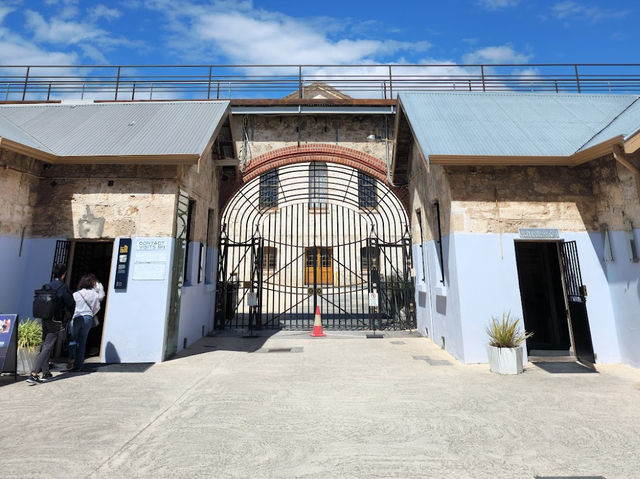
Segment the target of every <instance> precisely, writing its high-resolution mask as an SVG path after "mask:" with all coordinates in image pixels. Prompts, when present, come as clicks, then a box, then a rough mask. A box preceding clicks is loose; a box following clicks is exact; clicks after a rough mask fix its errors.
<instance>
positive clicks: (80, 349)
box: [69, 315, 93, 369]
mask: <svg viewBox="0 0 640 479" xmlns="http://www.w3.org/2000/svg"><path fill="white" fill-rule="evenodd" d="M92 322H93V316H91V315H87V316H76V317H75V318H73V324H72V326H71V340H70V341H69V357H71V358H74V359H75V362H74V365H73V367H74V369H78V368H81V367H82V365H83V364H84V353H85V349H86V347H87V336H89V331H90V330H91V324H92Z"/></svg>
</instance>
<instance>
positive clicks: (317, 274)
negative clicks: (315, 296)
mask: <svg viewBox="0 0 640 479" xmlns="http://www.w3.org/2000/svg"><path fill="white" fill-rule="evenodd" d="M304 255H305V262H304V264H305V267H304V282H305V284H333V252H332V251H331V248H320V247H317V246H311V247H309V248H305V252H304Z"/></svg>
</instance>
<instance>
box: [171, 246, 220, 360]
mask: <svg viewBox="0 0 640 479" xmlns="http://www.w3.org/2000/svg"><path fill="white" fill-rule="evenodd" d="M207 250H208V251H207V254H208V257H207V258H208V260H207V264H206V267H207V268H212V271H213V274H211V275H210V279H211V283H207V282H204V281H203V282H202V283H198V260H199V252H200V243H198V242H193V243H191V244H190V245H189V258H187V260H188V261H189V265H190V268H189V269H188V271H189V278H188V282H187V283H185V284H184V285H183V287H182V297H181V299H180V322H179V325H178V351H181V350H182V349H184V347H183V345H184V339H185V338H186V340H187V341H186V342H187V346H189V345H191V344H193V343H195V342H196V341H198V340H199V339H200V338H202V331H203V329H202V328H203V326H204V334H207V333H208V332H210V331H211V330H212V329H213V320H214V311H215V306H214V305H215V291H216V284H215V281H216V273H215V271H216V268H217V257H218V249H217V248H214V247H208V248H207Z"/></svg>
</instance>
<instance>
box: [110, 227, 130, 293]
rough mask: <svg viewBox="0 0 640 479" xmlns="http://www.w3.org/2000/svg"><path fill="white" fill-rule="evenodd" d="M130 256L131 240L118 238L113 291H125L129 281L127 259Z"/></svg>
mask: <svg viewBox="0 0 640 479" xmlns="http://www.w3.org/2000/svg"><path fill="white" fill-rule="evenodd" d="M130 256H131V238H120V241H119V243H118V262H117V263H116V280H115V282H114V283H113V287H114V288H115V289H127V281H128V279H129V258H130Z"/></svg>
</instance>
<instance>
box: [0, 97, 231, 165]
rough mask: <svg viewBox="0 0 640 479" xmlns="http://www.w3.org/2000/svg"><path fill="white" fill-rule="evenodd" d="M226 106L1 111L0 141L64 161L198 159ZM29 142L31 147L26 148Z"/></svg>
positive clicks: (199, 104)
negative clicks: (91, 158)
mask: <svg viewBox="0 0 640 479" xmlns="http://www.w3.org/2000/svg"><path fill="white" fill-rule="evenodd" d="M228 105H229V102H227V101H200V102H198V101H193V102H191V101H188V102H157V103H156V102H145V103H94V104H78V105H70V104H54V105H52V104H40V105H2V106H0V120H2V121H1V122H0V136H5V137H6V138H8V139H11V140H13V141H16V142H19V143H23V144H26V145H27V146H31V147H33V148H38V149H40V150H42V151H47V152H50V153H53V154H55V155H57V156H63V157H67V156H80V157H82V156H139V155H152V156H155V155H193V154H196V155H199V154H200V153H202V151H203V150H204V148H205V146H206V144H207V142H208V141H209V139H210V138H211V135H212V134H213V132H214V130H215V129H216V128H217V126H218V124H219V123H220V121H221V120H222V119H223V117H224V115H225V112H226V111H227V108H228ZM28 138H32V139H33V141H31V142H30V143H24V142H25V141H27V139H28ZM34 142H36V143H34Z"/></svg>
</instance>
